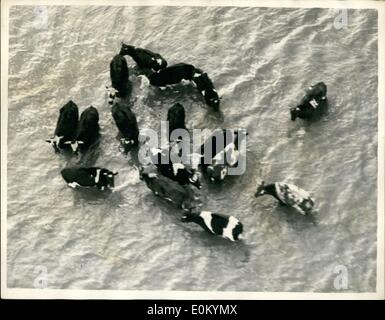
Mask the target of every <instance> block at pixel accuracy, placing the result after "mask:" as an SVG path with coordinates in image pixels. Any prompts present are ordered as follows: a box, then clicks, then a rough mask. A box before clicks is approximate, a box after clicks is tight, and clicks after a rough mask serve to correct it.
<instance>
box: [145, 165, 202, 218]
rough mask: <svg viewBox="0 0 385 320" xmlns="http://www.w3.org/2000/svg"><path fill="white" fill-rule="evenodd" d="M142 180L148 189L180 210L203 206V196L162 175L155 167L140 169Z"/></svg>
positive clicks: (149, 166)
mask: <svg viewBox="0 0 385 320" xmlns="http://www.w3.org/2000/svg"><path fill="white" fill-rule="evenodd" d="M139 173H140V179H141V180H143V181H144V182H145V183H146V185H147V187H148V188H149V189H150V190H151V191H152V192H153V193H154V194H155V195H156V196H159V197H160V198H162V199H164V200H167V201H168V202H170V203H172V204H174V205H175V206H176V207H178V208H182V209H183V210H186V211H188V210H190V209H192V208H198V207H201V206H202V201H201V196H200V194H199V193H198V192H197V191H196V189H194V188H192V187H191V186H189V185H185V186H182V185H180V184H179V183H178V182H176V181H174V180H171V179H169V178H167V177H165V176H163V175H161V174H158V172H157V169H156V167H155V166H153V165H148V166H144V167H140V170H139Z"/></svg>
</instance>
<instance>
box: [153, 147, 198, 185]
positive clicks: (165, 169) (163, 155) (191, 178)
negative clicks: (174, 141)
mask: <svg viewBox="0 0 385 320" xmlns="http://www.w3.org/2000/svg"><path fill="white" fill-rule="evenodd" d="M174 147H175V145H172V146H169V147H167V148H163V149H155V148H152V149H150V154H151V155H150V156H151V160H152V163H153V164H154V165H155V166H156V167H157V168H158V171H159V173H160V174H161V175H163V176H165V177H167V178H169V179H171V180H173V181H176V182H178V183H179V184H180V185H183V186H184V185H189V184H190V185H193V186H195V187H196V188H198V189H201V188H202V185H201V182H200V174H199V172H198V171H197V170H195V169H194V168H193V167H192V166H191V165H190V164H184V163H182V162H178V163H173V162H172V161H171V154H172V153H173V152H175V148H174ZM176 149H178V148H176Z"/></svg>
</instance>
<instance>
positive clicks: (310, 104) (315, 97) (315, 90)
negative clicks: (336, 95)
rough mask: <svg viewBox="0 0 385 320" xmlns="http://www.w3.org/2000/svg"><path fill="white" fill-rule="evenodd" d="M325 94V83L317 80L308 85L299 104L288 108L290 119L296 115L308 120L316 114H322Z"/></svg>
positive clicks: (325, 103) (325, 99) (324, 106)
mask: <svg viewBox="0 0 385 320" xmlns="http://www.w3.org/2000/svg"><path fill="white" fill-rule="evenodd" d="M326 94H327V87H326V84H325V83H323V82H319V83H317V84H315V85H312V86H310V87H309V89H308V90H307V92H306V94H305V96H304V97H303V98H302V100H301V101H300V104H299V105H298V106H296V107H295V108H291V109H290V115H291V120H292V121H295V119H296V118H297V117H298V118H300V119H306V120H309V119H312V118H313V117H315V116H317V115H322V113H324V112H325V108H326V107H327V103H328V101H327V97H326Z"/></svg>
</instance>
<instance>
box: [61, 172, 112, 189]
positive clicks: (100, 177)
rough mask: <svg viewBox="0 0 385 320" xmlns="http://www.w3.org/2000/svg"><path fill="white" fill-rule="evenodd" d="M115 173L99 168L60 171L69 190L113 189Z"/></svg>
mask: <svg viewBox="0 0 385 320" xmlns="http://www.w3.org/2000/svg"><path fill="white" fill-rule="evenodd" d="M117 174H118V173H117V172H112V171H110V170H107V169H104V168H99V167H89V168H65V169H63V170H62V171H61V175H62V177H63V179H64V180H65V181H66V182H67V184H68V186H69V187H71V188H76V187H86V188H90V187H96V188H98V189H100V190H105V189H113V188H114V187H115V182H114V180H115V176H116V175H117Z"/></svg>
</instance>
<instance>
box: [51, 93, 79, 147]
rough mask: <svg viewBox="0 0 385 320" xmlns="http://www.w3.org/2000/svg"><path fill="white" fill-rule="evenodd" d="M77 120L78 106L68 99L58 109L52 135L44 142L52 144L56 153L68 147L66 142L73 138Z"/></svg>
mask: <svg viewBox="0 0 385 320" xmlns="http://www.w3.org/2000/svg"><path fill="white" fill-rule="evenodd" d="M78 122H79V109H78V106H77V105H76V104H75V103H74V102H73V101H72V100H70V101H68V102H67V103H66V104H65V105H64V106H63V107H61V109H60V111H59V118H58V120H57V124H56V129H55V133H54V136H53V137H52V138H49V139H46V142H48V143H50V144H51V145H52V147H53V148H54V150H55V152H56V153H59V152H60V150H65V149H66V148H67V147H68V144H66V142H68V141H69V142H71V141H72V140H73V139H74V138H75V136H76V130H77V126H78Z"/></svg>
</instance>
